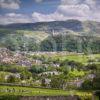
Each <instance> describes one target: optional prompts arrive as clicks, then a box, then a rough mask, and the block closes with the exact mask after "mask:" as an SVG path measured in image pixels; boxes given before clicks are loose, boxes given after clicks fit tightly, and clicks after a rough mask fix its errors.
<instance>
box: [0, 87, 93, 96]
mask: <svg viewBox="0 0 100 100" xmlns="http://www.w3.org/2000/svg"><path fill="white" fill-rule="evenodd" d="M6 95H15V96H67V95H79V96H84V95H85V96H92V92H82V91H76V90H71V91H67V90H56V89H42V88H30V87H18V86H0V96H6Z"/></svg>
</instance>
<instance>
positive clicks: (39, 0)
mask: <svg viewBox="0 0 100 100" xmlns="http://www.w3.org/2000/svg"><path fill="white" fill-rule="evenodd" d="M42 1H43V0H35V2H36V3H41V2H42Z"/></svg>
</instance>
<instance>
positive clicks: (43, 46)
mask: <svg viewBox="0 0 100 100" xmlns="http://www.w3.org/2000/svg"><path fill="white" fill-rule="evenodd" d="M80 41H81V43H80ZM54 42H55V45H56V47H53V46H52V45H54ZM78 43H80V44H81V47H79V44H78ZM99 44H100V22H95V21H83V22H81V21H78V20H74V19H72V20H67V21H52V22H38V23H17V24H9V25H0V46H5V47H7V48H9V49H11V50H18V49H19V50H22V51H23V50H29V51H34V50H42V51H53V49H54V48H56V49H55V50H57V51H59V50H60V51H61V50H67V51H76V52H79V50H78V48H81V49H82V50H80V51H81V52H86V51H88V50H89V46H90V45H91V46H90V48H91V50H92V51H93V52H100V45H99Z"/></svg>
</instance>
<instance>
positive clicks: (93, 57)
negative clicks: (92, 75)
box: [53, 54, 100, 64]
mask: <svg viewBox="0 0 100 100" xmlns="http://www.w3.org/2000/svg"><path fill="white" fill-rule="evenodd" d="M54 58H55V59H58V58H59V59H60V60H66V59H67V60H69V61H76V62H80V63H83V64H86V63H87V62H88V60H90V59H91V60H94V61H95V60H96V59H100V54H90V55H82V54H79V55H78V54H72V55H65V56H64V55H60V56H58V55H55V56H53V59H54ZM94 63H100V62H96V61H95V62H94Z"/></svg>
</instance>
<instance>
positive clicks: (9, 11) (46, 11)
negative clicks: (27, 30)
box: [0, 0, 100, 24]
mask: <svg viewBox="0 0 100 100" xmlns="http://www.w3.org/2000/svg"><path fill="white" fill-rule="evenodd" d="M67 19H78V20H83V21H84V20H93V21H99V22H100V0H0V24H10V23H34V22H43V21H62V20H67Z"/></svg>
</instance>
